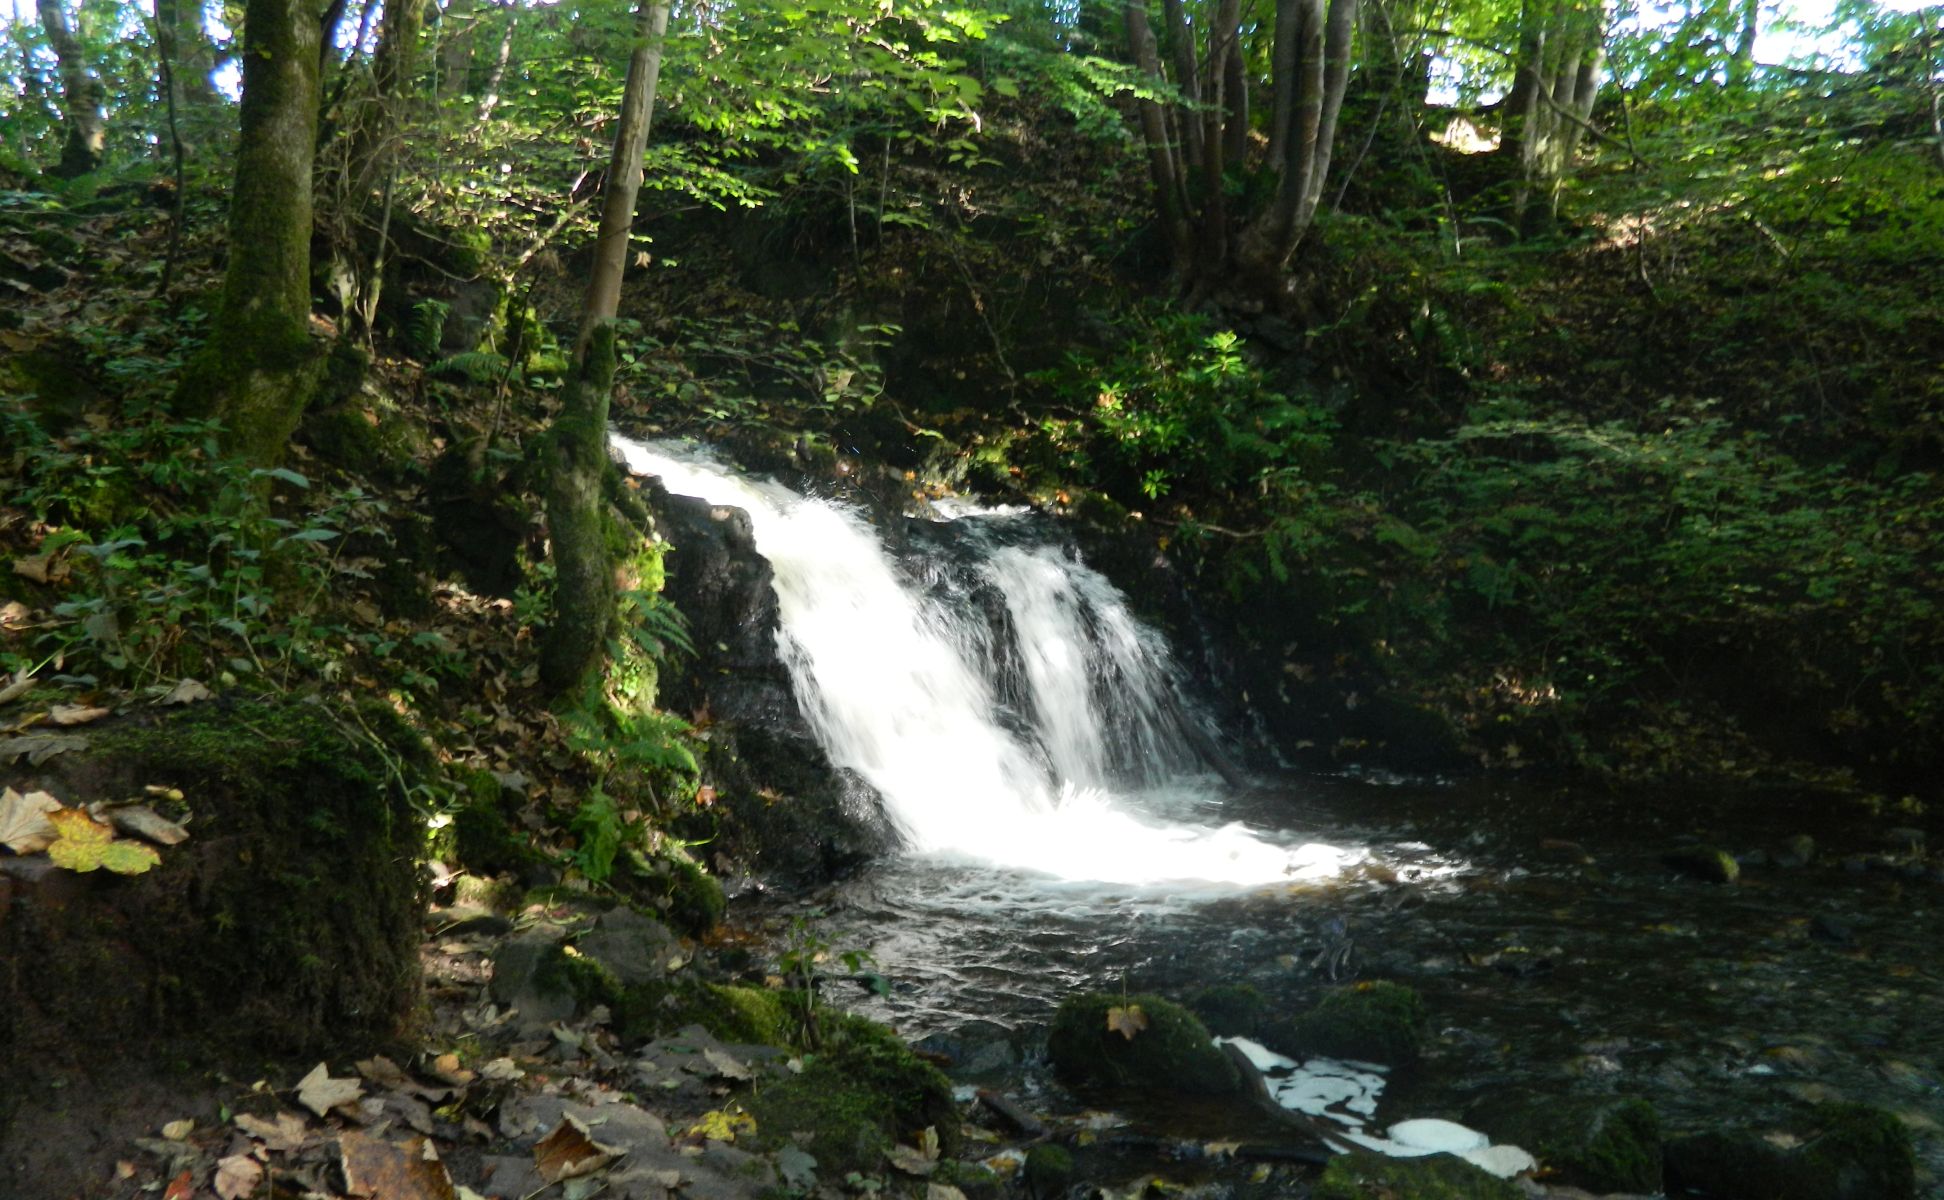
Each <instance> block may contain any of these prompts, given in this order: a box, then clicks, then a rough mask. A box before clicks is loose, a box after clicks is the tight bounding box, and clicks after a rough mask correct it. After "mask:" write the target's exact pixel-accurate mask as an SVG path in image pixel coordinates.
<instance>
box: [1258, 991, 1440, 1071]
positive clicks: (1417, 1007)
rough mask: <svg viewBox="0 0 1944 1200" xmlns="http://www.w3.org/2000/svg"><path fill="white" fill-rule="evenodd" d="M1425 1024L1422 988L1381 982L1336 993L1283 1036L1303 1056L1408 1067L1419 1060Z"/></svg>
mask: <svg viewBox="0 0 1944 1200" xmlns="http://www.w3.org/2000/svg"><path fill="white" fill-rule="evenodd" d="M1424 1025H1425V1014H1424V1001H1423V1000H1422V999H1420V998H1419V997H1418V994H1417V992H1415V991H1413V990H1412V989H1410V988H1408V987H1405V986H1404V985H1403V984H1398V983H1386V982H1383V981H1381V980H1379V981H1373V982H1369V983H1359V984H1355V985H1353V986H1351V987H1346V988H1339V989H1337V990H1336V991H1333V992H1330V993H1329V994H1328V995H1326V996H1324V997H1323V999H1322V1000H1321V1001H1319V1002H1318V1003H1317V1005H1316V1007H1314V1008H1312V1009H1310V1010H1309V1011H1308V1012H1306V1013H1304V1014H1303V1015H1302V1016H1300V1017H1297V1018H1296V1020H1295V1021H1294V1022H1293V1023H1292V1024H1291V1025H1290V1027H1289V1029H1288V1031H1287V1032H1286V1033H1285V1034H1283V1035H1282V1039H1281V1040H1286V1041H1287V1043H1288V1045H1289V1048H1290V1049H1292V1050H1293V1051H1295V1052H1296V1053H1297V1054H1324V1055H1328V1056H1330V1057H1332V1058H1351V1059H1357V1060H1359V1061H1362V1062H1374V1063H1383V1064H1385V1065H1387V1066H1403V1065H1405V1064H1407V1063H1412V1062H1416V1061H1417V1057H1418V1053H1419V1051H1420V1049H1421V1047H1422V1044H1423V1041H1424Z"/></svg>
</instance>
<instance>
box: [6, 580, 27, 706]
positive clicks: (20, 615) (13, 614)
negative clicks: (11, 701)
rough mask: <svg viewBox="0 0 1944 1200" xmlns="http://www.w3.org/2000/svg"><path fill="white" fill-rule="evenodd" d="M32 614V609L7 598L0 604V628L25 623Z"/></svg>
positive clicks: (17, 677) (16, 677)
mask: <svg viewBox="0 0 1944 1200" xmlns="http://www.w3.org/2000/svg"><path fill="white" fill-rule="evenodd" d="M33 615H34V610H33V609H31V608H28V607H27V606H26V605H25V604H22V603H21V602H20V601H18V600H9V601H7V602H6V603H5V604H0V629H5V628H6V627H8V626H9V625H25V624H26V623H27V618H28V617H31V616H33ZM15 679H16V680H18V679H19V676H15ZM15 694H16V695H18V694H19V693H15Z"/></svg>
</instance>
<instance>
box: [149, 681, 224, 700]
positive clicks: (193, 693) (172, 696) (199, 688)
mask: <svg viewBox="0 0 1944 1200" xmlns="http://www.w3.org/2000/svg"><path fill="white" fill-rule="evenodd" d="M215 696H216V693H215V692H212V691H210V690H209V689H208V688H206V687H204V686H203V685H202V684H200V683H198V682H196V681H195V680H193V679H182V680H178V681H177V682H176V685H175V686H174V687H172V688H170V689H169V694H168V695H166V696H164V697H162V703H164V704H194V703H196V702H197V701H199V700H210V699H214V698H215Z"/></svg>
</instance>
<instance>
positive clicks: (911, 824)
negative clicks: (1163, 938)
mask: <svg viewBox="0 0 1944 1200" xmlns="http://www.w3.org/2000/svg"><path fill="white" fill-rule="evenodd" d="M612 442H613V446H614V449H615V452H616V453H617V454H618V455H619V456H620V457H621V459H622V460H623V461H624V462H625V463H626V465H627V467H628V469H629V470H631V471H633V472H634V473H636V474H639V475H654V476H659V477H660V479H661V481H662V484H663V486H665V487H666V488H667V489H668V490H669V491H670V492H672V493H675V494H677V495H685V496H698V497H701V498H703V499H705V500H707V501H709V502H710V503H712V504H718V505H727V506H733V507H736V508H741V509H743V510H744V511H746V512H747V513H748V514H749V518H750V523H751V527H752V530H753V532H754V535H755V541H756V548H757V550H758V552H759V553H761V554H762V555H763V556H764V557H765V558H767V559H768V560H769V562H770V565H771V568H772V570H773V573H774V586H775V589H776V596H777V607H778V615H779V622H780V629H779V631H778V634H777V643H778V644H777V653H778V655H779V657H780V658H781V660H782V661H783V663H784V664H785V665H786V666H787V667H788V669H789V672H790V676H791V680H792V682H793V685H794V688H795V691H796V696H797V700H798V702H799V704H800V705H801V706H802V709H803V712H804V714H805V716H806V717H807V718H808V720H809V722H810V725H811V727H812V729H813V730H814V731H815V733H816V735H817V739H818V741H819V743H820V744H821V745H822V747H823V748H824V751H825V753H826V754H827V755H828V756H829V758H830V760H831V762H832V763H833V764H834V765H836V766H839V767H842V768H846V769H848V770H851V771H854V772H856V773H857V774H858V775H859V776H860V777H862V778H863V779H864V780H865V781H866V782H867V783H869V784H870V785H871V787H872V788H874V789H875V790H876V791H877V793H878V794H879V796H880V797H882V800H883V803H884V807H885V813H886V816H887V817H888V818H889V820H890V821H891V822H892V824H893V825H894V826H895V827H896V829H897V830H898V832H899V834H900V836H901V838H902V840H903V843H904V845H905V847H906V848H907V849H908V850H909V851H911V852H912V853H914V854H919V855H928V856H935V857H939V858H947V859H957V860H971V861H976V862H984V863H990V864H993V865H997V866H1003V867H1013V868H1019V869H1024V870H1029V871H1036V872H1042V873H1045V874H1048V875H1053V876H1056V877H1059V878H1063V879H1074V880H1097V881H1104V882H1113V883H1125V884H1157V883H1163V882H1170V881H1185V880H1201V881H1209V882H1218V883H1234V884H1262V883H1270V882H1276V881H1281V880H1290V879H1296V878H1314V877H1317V876H1319V875H1323V874H1330V873H1334V872H1335V870H1337V869H1338V868H1339V867H1340V866H1341V865H1342V857H1343V856H1342V855H1341V854H1340V853H1339V852H1337V851H1335V850H1332V849H1331V848H1329V847H1324V846H1301V847H1295V846H1287V845H1280V844H1276V843H1274V842H1272V841H1270V840H1268V839H1266V838H1265V837H1263V836H1260V835H1258V834H1256V833H1254V832H1252V831H1251V830H1249V829H1248V828H1246V827H1245V826H1243V825H1241V824H1239V823H1227V824H1217V823H1213V822H1211V821H1209V820H1208V819H1207V818H1206V812H1207V810H1208V809H1209V807H1210V804H1211V797H1213V796H1215V795H1217V794H1218V793H1219V790H1220V783H1219V780H1217V779H1216V778H1215V777H1214V776H1213V775H1212V774H1211V773H1210V772H1209V771H1208V769H1207V767H1206V764H1205V763H1203V762H1202V760H1201V759H1200V758H1199V756H1198V755H1197V754H1196V752H1195V751H1194V750H1193V749H1192V745H1193V743H1194V739H1192V738H1190V737H1189V736H1188V734H1189V729H1188V726H1187V725H1186V722H1188V721H1190V720H1193V719H1194V718H1193V717H1192V716H1191V715H1190V714H1189V713H1188V712H1187V711H1186V710H1185V709H1184V707H1183V706H1182V704H1181V702H1180V700H1179V698H1178V696H1177V694H1176V687H1175V683H1174V668H1173V666H1172V664H1171V663H1170V660H1169V658H1168V654H1167V648H1166V646H1165V645H1164V643H1163V642H1162V640H1161V639H1160V637H1159V636H1158V635H1156V634H1155V633H1154V632H1153V631H1152V630H1149V629H1147V628H1146V627H1144V626H1142V625H1141V624H1140V623H1139V622H1137V621H1136V620H1135V619H1134V617H1133V616H1132V614H1130V613H1129V612H1128V610H1127V606H1126V603H1125V601H1124V599H1123V598H1122V597H1121V595H1120V593H1119V592H1118V591H1116V590H1115V589H1114V587H1113V585H1112V584H1111V583H1109V582H1108V581H1107V580H1106V579H1105V578H1104V577H1103V576H1101V575H1100V574H1099V573H1097V572H1095V571H1093V570H1091V569H1090V568H1088V567H1087V566H1086V565H1085V564H1084V563H1082V562H1080V561H1079V559H1078V557H1077V556H1076V555H1074V554H1073V553H1072V552H1071V551H1069V550H1066V549H1065V548H1063V547H1061V546H1059V545H1056V544H1050V543H1047V542H1046V541H1044V540H1043V539H1040V540H1036V539H1035V536H1034V531H1033V526H1034V525H1035V522H1034V521H1033V519H1032V518H1029V517H1024V516H1021V515H1016V514H1006V513H1003V512H997V513H988V512H985V511H982V510H977V509H972V508H969V507H966V506H960V507H959V508H958V509H957V510H956V517H955V519H952V520H950V522H949V523H950V526H951V529H950V534H949V536H947V535H944V534H941V535H940V536H939V537H937V538H929V539H924V540H926V541H936V542H938V543H939V546H938V548H937V549H935V550H931V551H926V552H924V553H923V554H922V555H921V561H920V562H919V563H918V564H917V566H916V567H915V568H909V569H908V568H906V567H904V566H901V564H900V563H899V561H898V560H897V559H896V558H894V557H893V555H892V554H891V553H890V551H889V550H887V548H886V546H885V544H884V542H883V540H882V539H881V538H880V537H879V536H878V534H877V532H876V531H875V530H873V529H872V528H871V526H870V525H869V523H868V522H866V521H865V519H864V518H863V516H862V515H861V514H860V513H859V512H858V511H857V510H855V509H853V508H850V507H847V506H845V505H842V504H837V503H833V502H830V501H825V500H819V499H814V498H811V497H806V496H802V495H799V494H797V493H795V492H793V491H791V490H789V489H788V488H785V487H784V486H782V485H781V484H778V483H775V482H773V481H768V480H758V479H750V478H747V477H745V476H743V475H741V474H739V473H737V472H736V471H734V470H733V469H731V468H728V467H725V466H723V465H721V464H720V463H718V462H715V461H714V460H712V459H711V458H709V457H708V456H707V455H706V454H705V453H703V452H701V451H698V450H695V449H693V448H688V447H683V446H679V445H673V444H667V443H643V442H638V441H634V440H632V439H629V438H625V437H621V436H619V435H615V436H613V438H612ZM941 528H942V526H941ZM676 550H677V554H678V555H679V553H680V547H677V548H676ZM678 561H679V560H678ZM677 569H679V567H678V568H677Z"/></svg>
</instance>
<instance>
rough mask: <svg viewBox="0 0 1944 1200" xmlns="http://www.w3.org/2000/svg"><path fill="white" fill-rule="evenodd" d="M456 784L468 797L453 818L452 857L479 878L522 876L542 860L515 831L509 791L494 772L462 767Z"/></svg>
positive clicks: (455, 781)
mask: <svg viewBox="0 0 1944 1200" xmlns="http://www.w3.org/2000/svg"><path fill="white" fill-rule="evenodd" d="M453 782H454V783H455V784H457V785H458V786H459V788H460V789H461V792H462V794H463V796H464V799H463V801H462V802H461V803H460V806H459V807H458V809H457V810H455V811H454V812H453V814H452V854H453V856H454V857H455V858H457V859H458V861H459V865H461V866H463V867H465V868H466V870H468V871H470V872H472V873H473V874H475V875H487V876H491V875H501V874H507V873H511V874H515V875H517V874H521V873H523V872H524V871H526V869H527V868H529V867H531V866H533V865H534V864H536V863H538V862H540V861H541V860H542V857H543V856H542V855H541V853H540V851H539V850H537V849H535V848H534V845H533V841H532V839H530V838H527V837H524V836H522V835H521V834H520V833H519V832H518V831H516V830H515V829H514V828H513V823H512V821H511V820H510V819H509V812H508V809H509V805H508V803H507V796H506V789H505V788H503V787H501V786H500V781H499V779H498V778H497V777H495V776H494V775H493V773H492V772H491V771H484V770H479V769H476V768H466V767H461V768H458V769H456V770H455V771H454V772H453Z"/></svg>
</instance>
